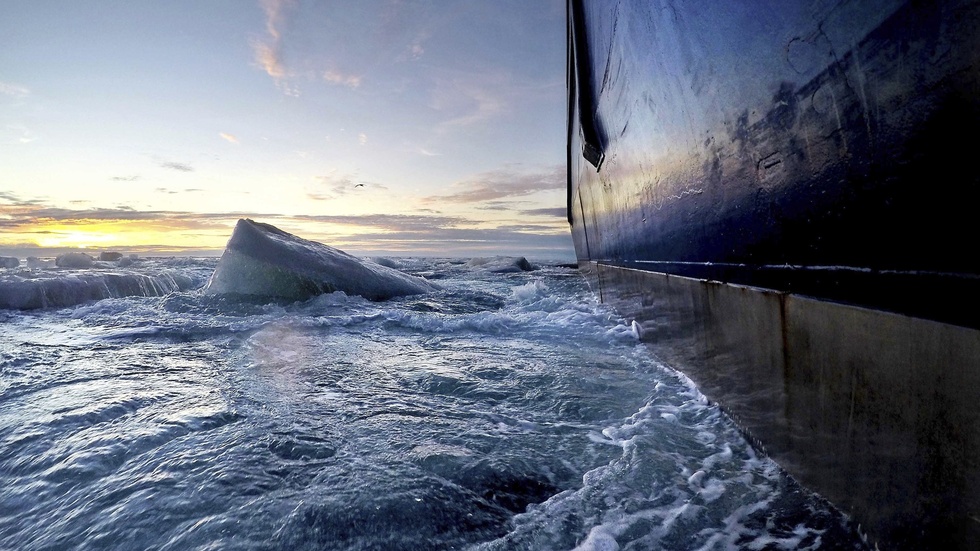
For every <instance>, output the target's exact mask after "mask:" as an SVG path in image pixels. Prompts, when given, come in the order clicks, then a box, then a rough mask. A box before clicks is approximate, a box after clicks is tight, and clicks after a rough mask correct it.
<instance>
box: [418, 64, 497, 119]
mask: <svg viewBox="0 0 980 551" xmlns="http://www.w3.org/2000/svg"><path fill="white" fill-rule="evenodd" d="M504 88H505V86H503V83H502V82H501V78H499V77H498V78H494V77H491V76H489V75H480V76H474V75H457V76H455V77H452V78H438V79H436V86H435V88H434V90H433V92H432V99H431V101H430V106H431V107H432V108H433V109H435V110H436V111H441V112H444V113H447V114H450V115H452V116H451V118H448V119H446V120H444V121H443V122H441V123H440V124H439V125H438V126H437V128H436V130H437V131H439V132H446V131H449V130H452V129H454V128H457V127H461V126H471V125H474V124H477V123H481V122H483V121H487V120H490V119H492V118H493V117H494V116H495V115H497V114H499V113H502V112H503V111H504V110H505V108H506V106H507V104H508V102H507V100H506V99H505V94H506V92H504Z"/></svg>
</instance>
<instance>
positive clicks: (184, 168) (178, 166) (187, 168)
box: [160, 161, 194, 172]
mask: <svg viewBox="0 0 980 551" xmlns="http://www.w3.org/2000/svg"><path fill="white" fill-rule="evenodd" d="M160 166H161V167H163V168H169V169H170V170H176V171H178V172H194V167H192V166H191V165H189V164H186V163H175V162H172V161H168V162H164V163H160Z"/></svg>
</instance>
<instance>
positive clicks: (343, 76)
mask: <svg viewBox="0 0 980 551" xmlns="http://www.w3.org/2000/svg"><path fill="white" fill-rule="evenodd" d="M362 79H363V77H362V76H361V75H355V74H352V73H344V72H342V71H339V70H337V69H328V70H327V71H325V72H324V73H323V80H325V81H327V82H329V83H330V84H339V85H341V86H346V87H348V88H351V89H354V88H357V87H358V86H360V85H361V80H362Z"/></svg>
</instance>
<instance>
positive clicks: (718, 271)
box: [569, 0, 980, 328]
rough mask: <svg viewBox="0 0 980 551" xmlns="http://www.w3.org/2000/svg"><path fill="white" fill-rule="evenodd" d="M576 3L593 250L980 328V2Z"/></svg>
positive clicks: (579, 159)
mask: <svg viewBox="0 0 980 551" xmlns="http://www.w3.org/2000/svg"><path fill="white" fill-rule="evenodd" d="M572 6H573V9H572V13H573V14H579V15H577V16H575V17H572V18H571V21H572V22H573V24H574V25H573V26H574V27H575V29H573V30H577V31H578V33H575V32H573V33H572V35H573V36H574V37H575V38H576V40H575V46H574V47H573V48H572V49H571V50H570V51H571V52H572V55H571V63H572V64H573V66H574V67H576V68H577V70H576V71H573V72H572V73H571V75H572V76H573V77H575V78H574V79H573V81H572V85H571V92H572V95H573V96H574V100H573V101H572V102H571V107H572V111H573V112H571V113H570V126H569V130H570V135H569V143H570V150H569V151H570V156H569V181H570V182H569V183H570V185H569V192H570V193H569V217H570V222H571V224H572V232H573V235H574V239H575V246H576V251H577V254H578V257H579V259H580V260H591V261H600V262H605V263H609V264H617V265H624V266H630V267H636V268H640V269H653V270H656V271H664V272H668V273H678V274H683V275H688V276H691V277H699V278H707V279H716V280H720V281H730V282H736V283H741V284H748V285H757V286H761V287H766V288H774V289H779V290H785V291H790V292H794V293H802V294H806V295H811V296H816V297H821V298H827V299H830V300H837V301H843V302H847V303H852V304H859V305H864V306H869V307H873V308H879V309H886V310H890V311H895V312H901V313H908V314H912V315H916V316H918V317H926V318H929V319H936V320H940V321H947V322H951V323H955V324H959V325H965V326H968V327H974V328H976V327H980V309H978V308H976V307H975V305H976V304H975V303H970V302H973V301H964V300H963V297H976V296H977V293H976V290H977V281H978V277H980V255H978V254H976V252H975V250H974V249H975V246H974V245H973V241H974V239H975V237H976V236H977V230H976V228H977V222H976V206H975V205H974V204H973V202H972V201H970V200H969V199H968V198H967V197H968V193H969V190H971V189H974V188H976V187H977V184H978V180H980V171H978V170H977V169H976V166H977V165H976V156H977V153H976V146H977V144H978V143H980V142H978V141H977V140H976V139H975V136H976V132H977V128H978V122H980V101H978V98H980V70H978V60H980V32H978V31H977V29H980V17H978V6H977V3H976V2H965V1H963V2H960V1H954V2H902V1H897V0H896V1H884V0H881V1H876V2H844V3H838V2H821V1H799V2H783V1H778V0H777V1H771V2H764V1H754V2H707V3H704V5H696V3H693V2H671V1H661V2H648V1H636V2H618V3H610V2H572ZM575 6H578V7H577V8H576V7H575ZM578 35H581V36H578ZM583 150H584V151H585V152H586V154H585V155H583V154H582V152H583ZM590 154H591V156H593V158H594V160H595V158H597V157H598V156H601V157H602V164H601V168H600V169H599V170H598V171H597V170H596V167H595V166H594V163H590V162H589V161H588V160H587V158H586V157H588V156H590Z"/></svg>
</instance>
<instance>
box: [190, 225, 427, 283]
mask: <svg viewBox="0 0 980 551" xmlns="http://www.w3.org/2000/svg"><path fill="white" fill-rule="evenodd" d="M434 289H436V287H435V286H434V285H432V284H431V283H429V282H427V281H425V280H424V279H422V278H419V277H415V276H411V275H408V274H404V273H402V272H399V271H398V270H394V269H392V268H388V267H385V266H381V265H380V264H377V263H375V262H371V261H370V260H364V259H360V258H356V257H354V256H351V255H349V254H347V253H345V252H343V251H341V250H338V249H335V248H333V247H329V246H327V245H324V244H322V243H317V242H316V241H308V240H306V239H302V238H300V237H296V236H295V235H292V234H290V233H286V232H284V231H282V230H280V229H279V228H276V227H275V226H271V225H269V224H263V223H260V222H254V221H252V220H248V219H242V220H239V221H238V224H237V225H236V226H235V231H234V232H232V234H231V239H229V240H228V245H227V246H226V247H225V251H224V253H222V254H221V259H220V260H218V266H217V267H216V268H215V269H214V273H213V274H212V275H211V279H210V280H208V284H207V285H206V286H205V287H204V291H205V292H206V293H236V294H243V295H256V296H262V297H272V298H285V299H292V300H306V299H308V298H310V297H312V296H315V295H319V294H322V293H332V292H334V291H343V292H345V293H347V294H348V295H360V296H362V297H364V298H367V299H370V300H384V299H387V298H391V297H396V296H401V295H415V294H420V293H426V292H429V291H432V290H434Z"/></svg>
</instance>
